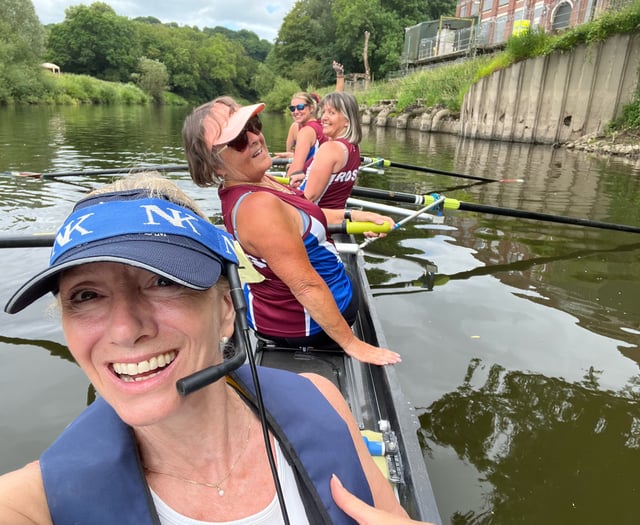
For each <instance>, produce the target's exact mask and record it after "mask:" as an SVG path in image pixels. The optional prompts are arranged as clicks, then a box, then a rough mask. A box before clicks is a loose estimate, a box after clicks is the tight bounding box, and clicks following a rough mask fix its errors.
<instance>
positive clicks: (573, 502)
mask: <svg viewBox="0 0 640 525" xmlns="http://www.w3.org/2000/svg"><path fill="white" fill-rule="evenodd" d="M599 375H600V371H598V370H594V369H590V370H588V372H587V373H585V375H584V377H583V380H582V381H580V382H578V383H569V382H567V381H564V380H562V379H560V378H551V377H545V376H542V375H539V374H527V373H524V372H509V371H506V370H505V369H504V368H503V367H501V366H499V365H492V366H486V365H484V364H483V362H482V361H481V360H480V359H474V360H472V361H471V362H470V363H469V366H468V369H467V373H466V376H465V378H464V382H463V383H462V385H460V386H459V387H458V388H457V389H456V390H455V391H452V392H451V393H448V394H446V395H444V396H443V397H442V398H441V399H439V400H437V401H436V402H434V403H433V404H432V405H431V406H429V407H428V408H427V409H426V410H425V411H424V413H423V414H422V415H421V416H420V421H421V424H422V430H421V436H422V439H423V443H424V446H425V449H428V448H429V447H430V446H432V444H434V443H435V444H437V445H439V446H445V447H451V448H452V449H453V450H454V451H455V453H456V454H457V455H458V456H459V457H460V458H461V459H462V460H463V461H465V462H468V463H470V464H473V465H474V466H475V468H476V469H477V470H478V472H480V475H481V480H480V481H481V482H482V484H483V487H484V489H485V490H486V492H485V494H484V498H485V501H484V509H471V510H470V509H468V508H465V506H464V504H461V505H460V507H459V509H458V511H457V512H455V513H454V515H453V516H452V517H451V523H453V524H456V525H458V524H459V525H463V524H465V525H472V524H473V525H485V524H486V525H488V524H511V523H520V522H522V521H523V517H525V516H526V522H527V523H558V524H560V523H562V524H566V523H625V524H631V523H637V512H636V510H635V509H631V508H630V507H629V502H630V501H636V500H637V497H638V491H639V490H640V489H639V488H638V485H637V483H636V482H635V479H634V478H635V476H627V475H624V474H622V473H625V472H636V473H637V472H638V471H639V469H640V405H639V404H638V401H639V400H640V376H636V377H634V378H632V380H630V381H629V383H628V384H627V385H626V386H625V387H624V388H623V389H622V390H620V391H618V392H611V391H603V390H602V389H601V386H600V385H599ZM430 443H431V444H430ZM594 455H597V456H604V457H606V458H607V460H606V461H604V462H603V461H593V457H594ZM596 494H597V496H596V497H594V495H596Z"/></svg>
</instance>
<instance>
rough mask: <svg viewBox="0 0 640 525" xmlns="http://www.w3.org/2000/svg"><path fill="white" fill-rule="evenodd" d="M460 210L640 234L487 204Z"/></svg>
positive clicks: (620, 227)
mask: <svg viewBox="0 0 640 525" xmlns="http://www.w3.org/2000/svg"><path fill="white" fill-rule="evenodd" d="M459 204H460V206H459V208H458V209H460V210H466V211H477V212H480V213H490V214H493V215H504V216H507V217H519V218H522V219H535V220H540V221H547V222H557V223H561V224H575V225H577V226H589V227H591V228H600V229H603V230H617V231H623V232H631V233H640V227H636V226H628V225H626V224H613V223H609V222H601V221H592V220H589V219H578V218H574V217H564V216H562V215H552V214H549V213H540V212H535V211H525V210H516V209H513V208H501V207H497V206H487V205H485V204H471V203H468V202H463V201H459Z"/></svg>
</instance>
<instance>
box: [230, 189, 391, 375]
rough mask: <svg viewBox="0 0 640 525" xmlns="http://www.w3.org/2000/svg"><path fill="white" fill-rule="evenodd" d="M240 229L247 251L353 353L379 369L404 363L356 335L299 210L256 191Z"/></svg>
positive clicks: (239, 219) (242, 211)
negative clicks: (314, 258) (307, 242)
mask: <svg viewBox="0 0 640 525" xmlns="http://www.w3.org/2000/svg"><path fill="white" fill-rule="evenodd" d="M236 228H237V233H238V241H239V242H240V244H241V245H242V247H243V248H244V250H245V251H247V252H249V253H252V254H253V255H255V256H257V257H261V258H263V259H264V260H266V261H267V264H268V265H269V268H271V270H272V271H273V272H274V273H275V274H276V275H277V276H278V278H279V279H280V280H282V282H284V283H285V284H286V285H287V286H288V287H289V289H290V290H291V293H292V294H293V296H294V297H295V298H296V300H297V301H298V302H299V303H300V304H302V305H303V306H304V307H305V308H306V309H307V310H308V311H309V314H310V315H311V317H313V319H314V320H315V321H316V323H318V324H319V325H320V326H321V327H322V329H323V330H324V331H325V332H326V333H327V334H328V335H329V336H330V337H331V338H332V339H333V340H334V341H335V342H336V343H338V345H340V347H342V349H343V350H344V351H345V352H346V353H347V354H349V355H350V356H352V357H354V358H355V359H359V360H360V361H364V362H367V363H373V364H377V365H384V364H392V363H397V362H399V361H400V356H399V354H397V353H396V352H392V351H391V350H388V349H386V348H378V347H375V346H372V345H370V344H368V343H365V342H364V341H361V340H360V339H358V338H357V337H356V336H355V335H354V334H353V331H352V330H351V327H350V326H349V325H348V324H347V322H346V321H345V320H344V317H342V313H341V312H340V310H339V308H338V306H337V305H336V302H335V300H334V298H333V295H332V294H331V290H329V287H328V286H327V285H326V283H325V282H324V280H323V279H322V277H320V275H319V274H318V272H316V271H315V269H314V268H313V266H312V265H311V262H310V261H309V257H308V255H307V251H306V250H305V247H304V243H303V241H302V237H301V232H302V219H301V217H300V213H299V212H298V211H297V210H296V209H295V208H294V207H293V206H290V205H289V204H287V203H285V202H283V201H282V200H280V199H279V198H278V197H277V196H275V195H272V194H270V193H264V192H257V193H252V194H251V195H249V196H248V197H246V198H245V199H244V200H243V201H242V202H241V203H240V205H239V207H238V210H237V215H236Z"/></svg>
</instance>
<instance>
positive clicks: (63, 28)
mask: <svg viewBox="0 0 640 525" xmlns="http://www.w3.org/2000/svg"><path fill="white" fill-rule="evenodd" d="M48 48H49V50H48V55H49V57H50V59H51V60H52V61H54V62H56V63H57V64H59V65H60V66H61V67H62V69H63V71H68V72H70V73H78V74H85V75H90V76H93V77H97V78H101V79H106V80H113V81H127V80H128V79H129V77H130V76H131V74H132V73H133V72H134V70H135V67H136V64H137V60H138V58H139V56H140V54H141V53H140V45H139V42H138V39H137V35H136V32H135V27H134V25H133V22H131V21H130V20H129V19H127V18H126V17H122V16H118V15H116V13H115V11H114V10H113V9H112V8H111V7H109V6H108V5H107V4H105V3H102V2H95V3H93V4H91V6H89V7H87V6H85V5H77V6H72V7H69V8H67V9H66V11H65V20H64V22H62V23H60V24H56V25H54V26H52V27H51V29H50V32H49V38H48Z"/></svg>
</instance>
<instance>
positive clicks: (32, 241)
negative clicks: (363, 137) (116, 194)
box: [0, 221, 391, 248]
mask: <svg viewBox="0 0 640 525" xmlns="http://www.w3.org/2000/svg"><path fill="white" fill-rule="evenodd" d="M329 231H330V232H331V233H348V234H356V233H365V232H375V233H387V232H389V231H391V225H390V224H389V223H388V222H385V223H382V224H376V223H375V222H365V221H362V222H359V221H343V222H341V223H339V224H330V225H329ZM54 240H55V234H54V233H48V232H47V233H31V234H24V235H19V234H16V235H0V248H42V247H46V246H53V241H54Z"/></svg>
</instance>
